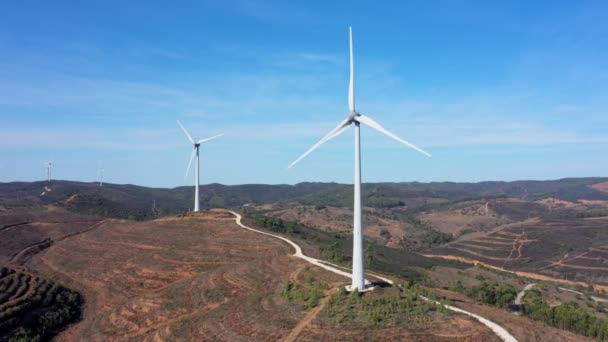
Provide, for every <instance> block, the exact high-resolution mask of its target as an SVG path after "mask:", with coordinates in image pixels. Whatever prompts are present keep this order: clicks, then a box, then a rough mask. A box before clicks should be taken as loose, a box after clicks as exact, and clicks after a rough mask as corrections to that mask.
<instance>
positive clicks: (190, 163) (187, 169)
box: [184, 148, 196, 178]
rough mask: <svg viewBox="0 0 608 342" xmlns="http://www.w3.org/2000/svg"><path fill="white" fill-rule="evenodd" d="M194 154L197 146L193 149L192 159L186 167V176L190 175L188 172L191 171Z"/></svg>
mask: <svg viewBox="0 0 608 342" xmlns="http://www.w3.org/2000/svg"><path fill="white" fill-rule="evenodd" d="M194 154H196V148H193V149H192V155H191V156H190V161H189V162H188V167H187V168H186V175H185V176H184V178H186V177H188V174H189V173H190V166H192V160H193V159H194Z"/></svg>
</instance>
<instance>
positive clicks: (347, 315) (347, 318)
mask: <svg viewBox="0 0 608 342" xmlns="http://www.w3.org/2000/svg"><path fill="white" fill-rule="evenodd" d="M424 294H426V293H425V291H424V290H423V289H422V288H420V287H419V286H418V285H413V286H410V287H409V288H406V289H400V288H399V287H393V288H387V289H377V290H374V291H372V292H367V293H359V292H357V291H354V292H352V293H348V292H347V291H346V290H345V289H344V288H340V290H339V291H338V293H336V294H334V295H332V297H331V298H330V299H329V301H328V302H327V304H326V305H325V307H324V308H323V310H322V312H321V314H320V315H319V316H318V320H320V321H321V322H324V323H329V324H331V325H337V326H340V327H346V326H358V327H367V328H373V327H392V326H407V327H410V328H411V327H422V326H425V325H428V324H429V323H431V322H434V321H435V322H436V320H437V317H438V315H443V314H447V311H446V309H445V307H444V306H442V305H436V304H434V303H432V302H429V301H424V300H422V299H421V298H420V296H421V295H424Z"/></svg>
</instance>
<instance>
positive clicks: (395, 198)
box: [0, 177, 608, 219]
mask: <svg viewBox="0 0 608 342" xmlns="http://www.w3.org/2000/svg"><path fill="white" fill-rule="evenodd" d="M607 181H608V178H599V177H598V178H565V179H560V180H552V181H514V182H480V183H454V182H432V183H418V182H409V183H365V184H364V185H363V201H364V204H365V205H366V206H368V207H377V208H382V207H394V206H401V205H403V204H407V203H408V202H409V201H413V200H421V199H424V200H427V199H428V200H432V199H443V200H458V199H463V198H477V197H500V196H504V197H517V198H525V199H528V200H536V199H542V198H548V197H553V198H557V199H563V200H568V201H576V200H578V199H587V200H608V193H606V192H603V191H600V190H598V189H594V188H592V187H591V186H592V185H593V184H598V183H602V182H607ZM49 189H50V191H49ZM193 196H194V189H193V187H191V186H188V187H177V188H173V189H166V188H148V187H143V186H137V185H131V184H110V183H106V184H104V185H103V186H102V187H100V186H99V185H98V184H97V183H83V182H72V181H52V182H50V183H48V182H45V181H40V182H11V183H0V209H1V208H2V207H12V206H30V205H49V204H53V205H59V206H64V207H66V208H67V209H69V210H72V211H76V212H80V213H85V214H93V215H100V216H110V217H122V218H129V217H130V218H134V219H146V218H150V217H154V216H158V215H162V214H168V213H177V212H183V211H188V210H190V209H191V208H192V202H193ZM285 201H295V202H300V203H303V204H313V205H329V206H335V207H349V206H351V205H352V186H351V185H347V184H338V183H299V184H295V185H284V184H282V185H266V184H244V185H222V184H209V185H203V186H202V187H201V206H202V207H203V208H209V207H224V208H227V207H237V206H241V205H244V204H249V203H251V204H264V203H272V202H285ZM154 208H155V209H154Z"/></svg>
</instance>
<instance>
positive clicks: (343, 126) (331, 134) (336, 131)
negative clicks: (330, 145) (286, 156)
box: [287, 118, 351, 169]
mask: <svg viewBox="0 0 608 342" xmlns="http://www.w3.org/2000/svg"><path fill="white" fill-rule="evenodd" d="M350 123H351V121H350V119H348V118H347V119H345V120H344V121H342V122H340V124H339V125H338V126H336V128H334V129H332V130H331V131H330V132H329V133H327V134H326V135H325V136H324V137H323V138H321V140H319V142H318V143H316V144H314V145H313V146H312V147H311V148H309V149H308V151H306V152H304V154H302V155H301V156H300V157H299V158H298V159H296V160H295V161H294V162H293V163H291V164H289V166H288V167H287V168H288V169H290V168H291V167H292V166H294V165H296V164H297V163H298V162H299V161H300V160H302V159H304V157H306V156H307V155H309V154H310V153H311V152H312V151H314V150H316V149H317V148H318V147H319V146H321V145H323V144H324V143H325V142H327V141H328V140H330V139H332V138H335V137H337V136H338V135H340V134H341V133H342V132H344V131H345V130H346V128H347V127H348V126H350Z"/></svg>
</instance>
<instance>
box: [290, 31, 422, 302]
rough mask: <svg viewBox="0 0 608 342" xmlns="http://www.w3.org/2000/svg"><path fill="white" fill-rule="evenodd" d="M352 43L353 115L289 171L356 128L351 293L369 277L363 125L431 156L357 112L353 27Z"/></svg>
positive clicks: (350, 90)
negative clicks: (363, 220)
mask: <svg viewBox="0 0 608 342" xmlns="http://www.w3.org/2000/svg"><path fill="white" fill-rule="evenodd" d="M348 30H349V38H350V39H349V42H350V82H349V85H348V107H349V111H350V112H349V114H348V117H347V118H346V119H344V120H343V121H342V122H340V124H339V125H338V126H337V127H336V128H334V129H332V130H331V131H330V132H329V133H327V135H325V136H324V137H323V138H321V140H319V142H317V143H316V144H314V145H313V146H312V147H311V148H310V149H308V151H306V152H305V153H304V154H302V155H301V156H300V157H299V158H298V159H296V160H295V161H294V162H293V163H291V165H289V167H288V168H291V167H292V166H294V165H295V164H296V163H297V162H299V161H300V160H302V159H304V157H306V156H307V155H309V154H310V153H311V152H312V151H314V150H315V149H317V148H318V147H319V146H321V145H323V144H324V143H325V142H327V141H329V140H330V139H332V138H335V137H337V136H338V135H340V134H342V133H344V131H346V129H347V128H349V127H350V126H351V124H354V125H355V180H354V187H355V191H354V194H355V198H354V206H353V217H354V220H353V270H352V285H351V287H350V290H355V289H357V290H364V289H365V273H364V265H363V226H362V224H361V144H360V133H359V131H360V124H364V125H367V126H369V127H371V128H373V129H375V130H377V131H378V132H380V133H382V134H384V135H386V136H388V137H389V138H391V139H394V140H397V141H398V142H400V143H401V144H403V145H405V146H407V147H410V148H413V149H414V150H416V151H418V152H420V153H422V154H424V155H426V156H429V157H430V156H431V155H430V154H429V153H427V152H426V151H424V150H422V149H421V148H419V147H417V146H416V145H414V144H412V143H409V142H407V141H405V140H403V139H401V138H399V137H398V136H396V135H394V134H392V133H391V132H389V131H387V130H386V129H384V128H383V127H382V126H380V124H379V123H377V122H376V121H374V120H372V119H371V118H369V117H367V116H365V115H362V114H361V113H359V112H357V111H356V110H355V66H354V59H353V31H352V28H351V27H349V29H348Z"/></svg>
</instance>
